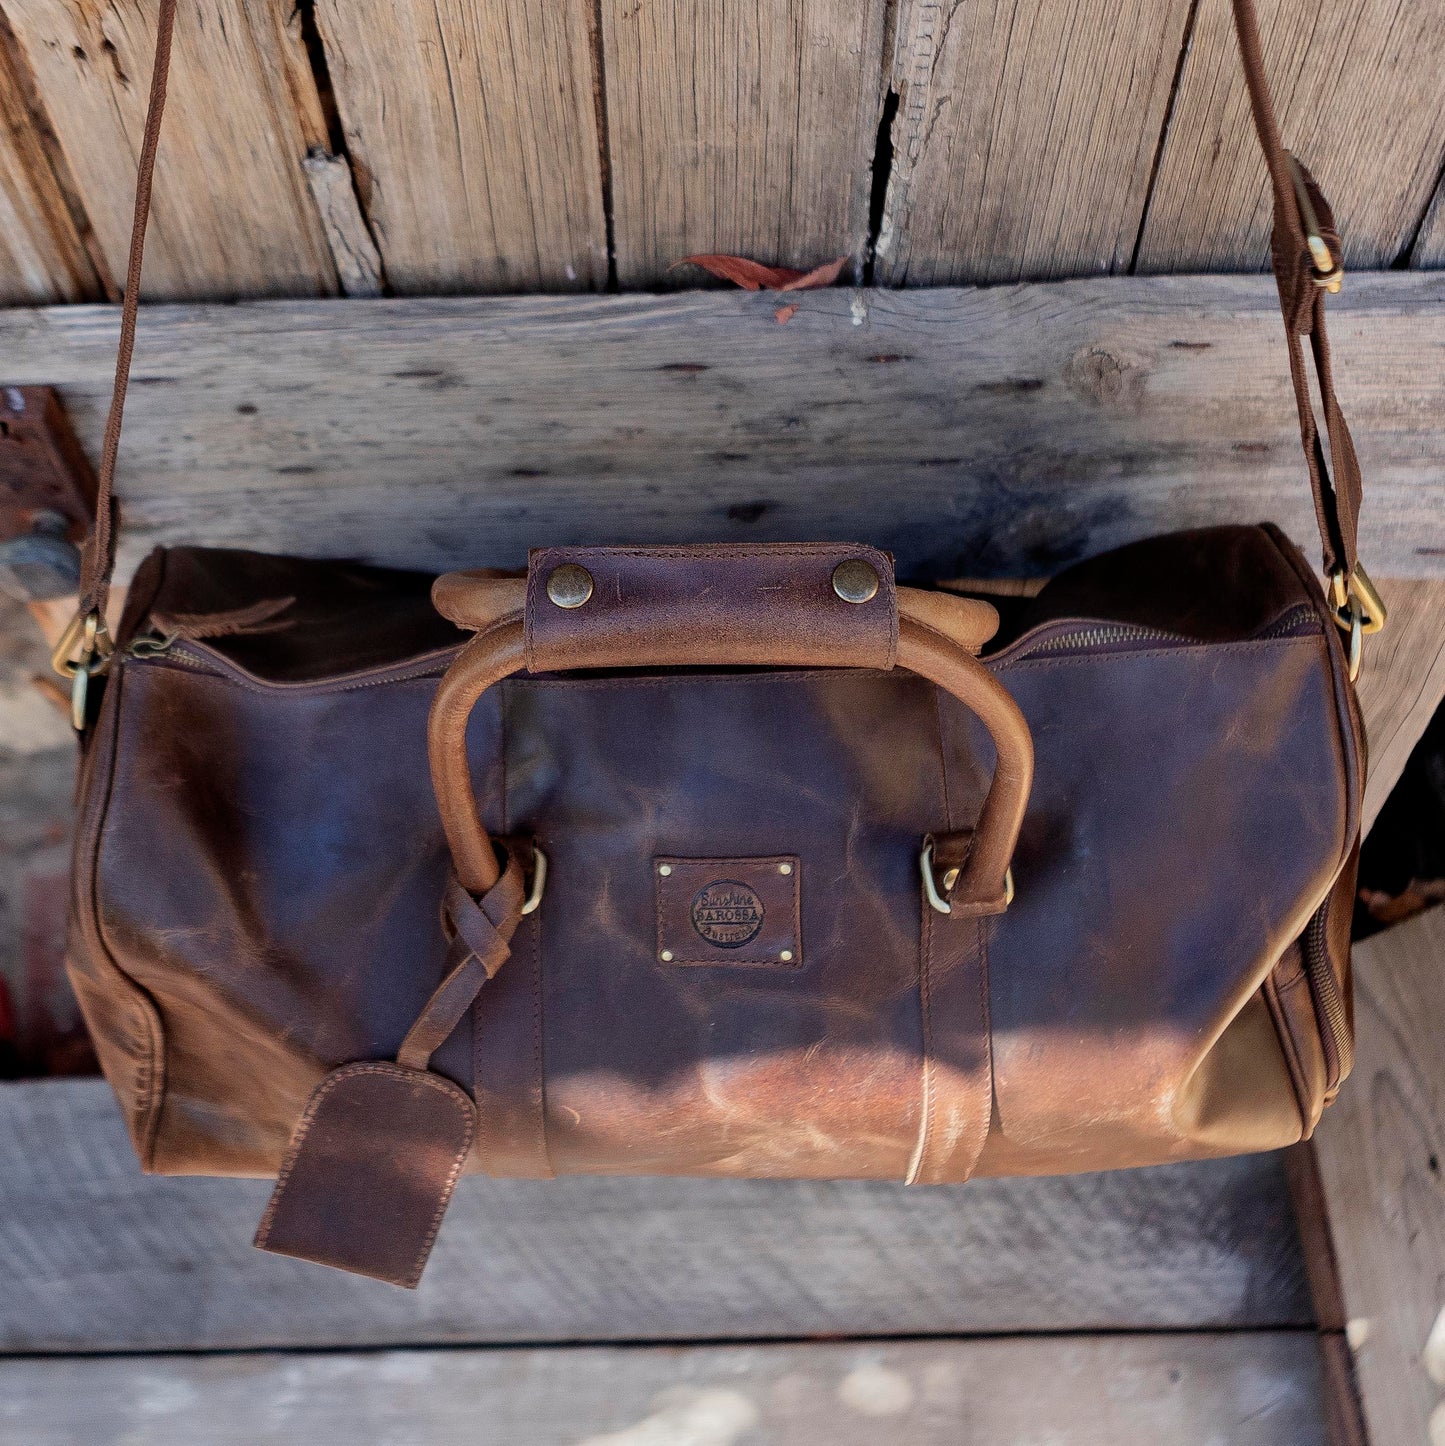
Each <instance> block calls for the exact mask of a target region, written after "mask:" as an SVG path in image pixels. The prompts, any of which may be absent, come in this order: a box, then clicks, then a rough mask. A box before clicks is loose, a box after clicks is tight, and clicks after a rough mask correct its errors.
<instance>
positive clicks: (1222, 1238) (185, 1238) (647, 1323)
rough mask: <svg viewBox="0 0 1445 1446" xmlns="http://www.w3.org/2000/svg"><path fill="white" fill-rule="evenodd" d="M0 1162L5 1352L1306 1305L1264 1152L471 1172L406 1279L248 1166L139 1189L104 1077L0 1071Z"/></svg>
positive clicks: (837, 1327)
mask: <svg viewBox="0 0 1445 1446" xmlns="http://www.w3.org/2000/svg"><path fill="white" fill-rule="evenodd" d="M0 1159H3V1160H5V1161H6V1168H5V1170H4V1171H3V1173H0V1259H3V1260H4V1261H5V1262H6V1268H7V1277H6V1284H5V1289H4V1290H3V1291H0V1349H5V1350H10V1351H74V1350H131V1351H141V1350H144V1351H154V1350H166V1349H181V1348H185V1349H225V1348H255V1347H266V1346H288V1345H304V1346H312V1347H315V1346H328V1345H329V1346H361V1345H372V1344H383V1345H384V1344H406V1343H437V1342H443V1341H460V1342H477V1343H488V1342H498V1341H581V1340H669V1339H671V1340H698V1339H735V1338H751V1337H779V1336H798V1335H813V1334H831V1335H880V1334H883V1335H894V1334H914V1333H943V1332H970V1333H972V1332H999V1331H1017V1330H1085V1329H1096V1328H1097V1329H1130V1328H1152V1327H1167V1328H1200V1327H1225V1326H1228V1327H1244V1326H1257V1327H1265V1326H1271V1327H1278V1326H1298V1325H1303V1324H1307V1323H1309V1322H1310V1321H1311V1320H1312V1314H1311V1307H1310V1303H1309V1300H1308V1293H1307V1290H1306V1286H1305V1281H1304V1271H1303V1264H1302V1261H1301V1258H1300V1252H1299V1244H1298V1239H1297V1236H1296V1232H1295V1229H1294V1222H1293V1218H1292V1216H1291V1213H1290V1207H1289V1203H1288V1199H1287V1195H1286V1191H1285V1186H1284V1181H1283V1177H1282V1172H1281V1168H1280V1164H1279V1161H1278V1160H1277V1159H1276V1158H1275V1157H1273V1156H1258V1157H1253V1158H1245V1159H1240V1160H1227V1161H1217V1162H1213V1163H1209V1164H1194V1165H1180V1166H1171V1167H1168V1168H1165V1169H1156V1170H1139V1171H1123V1172H1119V1173H1116V1174H1109V1175H1087V1176H1077V1177H1072V1178H1065V1179H1044V1180H980V1181H975V1182H974V1183H973V1184H971V1185H968V1186H962V1187H940V1188H937V1189H927V1190H918V1189H913V1190H908V1189H904V1188H903V1187H902V1186H895V1185H889V1184H879V1183H872V1184H869V1183H856V1182H854V1183H836V1182H806V1181H804V1182H793V1181H774V1182H754V1181H701V1180H639V1179H598V1178H582V1177H573V1178H568V1179H561V1180H556V1181H542V1182H538V1181H521V1180H486V1179H468V1180H464V1181H463V1182H462V1184H461V1186H460V1188H459V1190H458V1193H457V1197H456V1199H455V1200H454V1202H453V1204H452V1207H451V1210H450V1212H449V1214H448V1217H447V1220H446V1223H445V1225H444V1226H443V1229H442V1232H441V1236H440V1238H439V1240H438V1243H437V1248H436V1251H435V1253H434V1255H433V1257H432V1261H431V1264H430V1266H429V1267H428V1270H427V1274H426V1277H425V1279H424V1280H423V1282H422V1286H421V1288H420V1290H418V1291H416V1292H408V1291H400V1290H395V1289H393V1288H391V1287H389V1286H385V1285H381V1284H378V1283H377V1282H374V1281H369V1280H363V1279H361V1278H359V1277H356V1276H346V1275H342V1274H339V1273H337V1272H332V1271H326V1270H324V1269H322V1268H320V1267H318V1266H313V1265H308V1264H306V1263H304V1262H301V1261H294V1260H287V1259H284V1258H282V1257H279V1256H274V1255H266V1254H263V1253H262V1252H260V1251H257V1250H254V1249H253V1248H252V1247H251V1244H250V1240H251V1235H252V1233H253V1231H254V1229H255V1225H256V1221H257V1220H258V1219H259V1217H260V1214H261V1210H262V1207H263V1206H264V1204H265V1200H266V1196H267V1194H268V1192H269V1189H270V1187H269V1184H268V1183H266V1182H263V1181H254V1180H246V1181H238V1180H201V1179H155V1178H152V1179H146V1178H144V1177H142V1176H141V1174H140V1172H139V1169H138V1167H137V1165H136V1162H135V1158H134V1156H133V1154H132V1152H131V1148H130V1145H129V1142H128V1141H127V1139H126V1137H125V1134H124V1130H123V1128H122V1125H121V1122H120V1118H119V1114H118V1112H117V1110H116V1108H115V1105H114V1102H113V1100H112V1098H111V1096H110V1092H109V1090H108V1089H107V1087H106V1086H105V1085H104V1084H103V1083H102V1082H101V1081H98V1080H87V1081H51V1082H41V1083H35V1084H17V1085H8V1086H3V1087H0Z"/></svg>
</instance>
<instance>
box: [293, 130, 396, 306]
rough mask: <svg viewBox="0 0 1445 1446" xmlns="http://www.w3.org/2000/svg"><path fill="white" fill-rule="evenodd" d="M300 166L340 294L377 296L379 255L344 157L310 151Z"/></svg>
mask: <svg viewBox="0 0 1445 1446" xmlns="http://www.w3.org/2000/svg"><path fill="white" fill-rule="evenodd" d="M301 165H302V167H303V169H304V170H305V172H306V180H307V183H308V184H309V185H310V187H311V194H312V195H313V196H314V197H315V198H316V209H317V211H318V212H319V213H320V215H321V224H322V225H323V226H325V227H326V240H327V242H328V243H329V244H330V247H331V259H332V260H333V261H334V262H335V263H336V276H337V279H338V280H339V281H340V283H341V294H342V295H343V296H380V295H381V292H382V285H383V283H382V265H381V256H380V254H379V253H378V251H377V249H376V242H375V241H373V240H372V237H371V232H370V230H368V228H367V225H366V220H365V218H364V217H363V216H362V214H361V207H360V205H359V204H358V203H357V199H356V184H355V182H354V181H353V179H352V175H351V166H350V165H349V164H348V162H347V160H346V157H345V156H333V155H329V154H327V153H326V152H325V151H322V150H314V151H312V153H311V154H310V155H309V156H307V157H306V159H305V160H304V161H302V163H301Z"/></svg>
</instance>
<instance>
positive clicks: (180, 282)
mask: <svg viewBox="0 0 1445 1446" xmlns="http://www.w3.org/2000/svg"><path fill="white" fill-rule="evenodd" d="M299 13H300V11H299V7H292V8H288V7H284V6H278V5H274V4H272V3H270V0H203V3H191V4H183V5H181V7H180V9H179V12H178V15H177V19H176V41H175V55H174V57H173V63H172V66H171V82H170V99H169V101H168V104H167V108H166V129H165V134H164V138H163V140H162V144H161V148H160V155H159V159H158V162H157V166H156V189H155V202H154V208H153V215H152V224H151V235H150V240H149V244H148V247H147V251H146V270H145V277H144V284H143V291H144V294H145V295H146V296H147V297H151V298H180V297H239V296H286V295H301V296H317V295H324V294H328V293H332V292H335V290H336V289H337V283H336V272H335V268H334V267H333V265H332V262H331V255H330V252H329V250H328V247H327V243H326V236H325V232H324V230H323V228H322V225H321V220H320V218H319V216H318V215H317V211H316V206H315V204H314V202H313V201H312V198H311V194H310V191H309V189H308V187H307V183H306V178H305V175H304V174H303V172H302V169H301V161H302V158H303V157H304V156H305V155H306V152H307V150H308V148H309V147H311V146H313V145H324V144H325V142H326V133H325V122H324V119H323V118H322V114H321V106H320V100H319V98H318V96H317V92H316V88H315V82H314V80H313V78H312V74H311V69H310V65H309V63H308V61H307V58H306V52H305V46H304V44H303V43H302V39H301V35H300V22H299V18H298V17H299ZM7 14H8V16H9V18H10V21H11V24H12V25H13V26H14V28H15V32H16V35H17V37H18V39H19V42H20V47H21V49H22V51H23V53H24V55H25V57H26V59H27V61H28V63H29V66H30V68H31V70H32V72H33V74H34V76H35V80H36V85H37V87H38V90H39V93H40V96H41V98H42V100H43V101H44V103H45V105H46V109H47V111H48V113H49V115H50V117H51V119H52V121H53V123H54V125H55V129H56V132H57V134H58V135H59V138H60V142H61V145H62V147H63V149H64V154H65V156H66V158H67V161H68V163H69V166H70V169H71V171H72V172H73V174H74V177H75V181H76V184H77V186H78V188H79V193H80V199H81V201H82V203H83V205H84V207H85V211H86V214H87V215H88V216H89V218H90V220H91V222H92V223H93V225H94V227H95V232H96V236H97V238H98V240H99V243H100V246H101V248H102V250H103V252H104V255H105V258H106V261H107V263H108V266H109V269H110V272H111V274H112V275H114V276H119V277H123V276H124V275H125V269H126V268H125V257H126V248H127V246H128V244H129V240H130V225H131V208H132V204H133V200H134V196H135V179H136V157H137V155H138V154H139V151H140V137H141V131H142V127H143V124H144V119H145V108H146V96H147V92H148V89H149V76H150V67H151V57H152V54H153V53H154V50H155V24H156V14H157V6H156V4H155V3H154V0H112V3H108V4H105V5H98V4H94V3H92V0H26V3H25V4H23V5H11V6H9V7H7Z"/></svg>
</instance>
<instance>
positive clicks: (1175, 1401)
mask: <svg viewBox="0 0 1445 1446" xmlns="http://www.w3.org/2000/svg"><path fill="white" fill-rule="evenodd" d="M1319 1392H1320V1373H1319V1365H1318V1360H1317V1350H1316V1346H1315V1341H1314V1337H1313V1336H1312V1335H1311V1334H1309V1333H1307V1332H1293V1333H1267V1334H1243V1335H1227V1336H1210V1335H1176V1336H1115V1337H1101V1338H1089V1337H1083V1338H1079V1337H1075V1338H1065V1339H1061V1340H1060V1339H1050V1338H1043V1339H1032V1340H1030V1339H1014V1340H995V1341H977V1340H973V1341H907V1342H896V1343H890V1344H886V1345H884V1344H880V1345H862V1344H858V1343H855V1342H841V1343H832V1344H821V1343H819V1344H811V1345H775V1346H722V1347H717V1346H711V1347H701V1348H699V1347H693V1348H690V1349H685V1350H658V1349H655V1348H652V1349H649V1348H645V1347H644V1348H630V1349H629V1348H620V1349H619V1348H590V1349H588V1348H583V1349H572V1350H526V1351H443V1352H438V1351H386V1352H382V1353H380V1354H366V1355H329V1354H308V1355H301V1356H285V1355H280V1356H278V1355H255V1356H211V1357H205V1356H202V1357H196V1356H169V1357H166V1356H160V1357H154V1356H153V1357H141V1358H131V1359H108V1360H96V1361H84V1360H75V1359H71V1360H48V1361H46V1360H35V1361H12V1362H9V1363H7V1364H5V1365H3V1366H0V1426H3V1427H7V1428H9V1430H10V1432H11V1433H13V1434H12V1439H14V1440H21V1439H27V1440H31V1441H41V1440H43V1441H44V1442H45V1443H46V1446H120V1443H122V1442H137V1441H144V1442H145V1443H146V1446H194V1443H195V1442H198V1441H205V1442H206V1443H207V1446H242V1443H244V1446H251V1443H252V1442H256V1441H282V1440H284V1441H307V1442H313V1443H315V1446H349V1443H352V1442H357V1441H366V1442H387V1443H392V1442H395V1443H400V1442H426V1443H427V1446H462V1443H466V1446H558V1443H561V1442H568V1443H575V1446H877V1443H878V1442H882V1441H889V1442H907V1443H909V1446H956V1443H958V1442H967V1443H968V1446H1018V1443H1021V1442H1046V1441H1047V1442H1055V1441H1068V1442H1069V1443H1070V1446H1119V1443H1122V1442H1131V1443H1145V1442H1169V1443H1170V1446H1216V1443H1219V1442H1228V1443H1229V1446H1324V1443H1325V1436H1324V1423H1323V1419H1322V1416H1321V1408H1320V1400H1319ZM37 1432H39V1433H41V1434H39V1435H37V1434H36V1433H37Z"/></svg>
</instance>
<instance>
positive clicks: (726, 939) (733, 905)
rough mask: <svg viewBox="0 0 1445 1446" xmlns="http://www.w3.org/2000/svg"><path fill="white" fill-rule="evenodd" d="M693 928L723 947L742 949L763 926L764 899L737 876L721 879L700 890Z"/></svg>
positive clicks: (694, 912)
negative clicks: (735, 877)
mask: <svg viewBox="0 0 1445 1446" xmlns="http://www.w3.org/2000/svg"><path fill="white" fill-rule="evenodd" d="M692 927H693V928H694V929H696V930H697V932H698V933H699V934H701V935H702V937H703V938H704V939H706V940H707V942H708V943H709V944H716V945H717V946H718V948H719V949H741V948H742V946H743V945H744V944H746V943H749V942H750V941H751V940H753V939H756V938H757V936H758V930H759V929H761V928H762V927H763V901H762V900H761V899H760V898H758V896H757V894H756V893H755V892H754V891H753V890H752V889H750V888H749V887H748V886H747V885H746V884H744V883H740V882H739V881H738V880H737V879H719V880H717V882H716V883H711V884H707V885H705V886H704V887H703V888H701V889H699V890H698V891H697V896H696V897H695V898H694V899H693V901H692Z"/></svg>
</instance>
